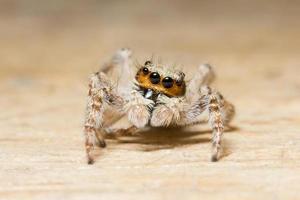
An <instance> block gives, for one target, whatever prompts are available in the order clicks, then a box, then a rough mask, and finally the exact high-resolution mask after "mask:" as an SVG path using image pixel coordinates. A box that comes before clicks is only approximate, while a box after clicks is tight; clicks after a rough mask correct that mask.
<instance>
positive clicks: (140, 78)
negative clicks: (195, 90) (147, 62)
mask: <svg viewBox="0 0 300 200" xmlns="http://www.w3.org/2000/svg"><path fill="white" fill-rule="evenodd" d="M150 74H151V71H149V73H148V74H144V73H143V68H141V69H140V70H139V71H138V72H137V74H136V76H135V78H136V80H137V82H138V83H139V85H140V86H141V87H143V88H146V89H152V90H154V91H156V92H159V93H163V94H166V95H168V96H171V97H176V96H183V95H184V93H185V82H184V81H183V82H182V83H181V84H180V85H177V84H176V83H175V80H174V83H173V86H172V87H170V88H165V87H164V86H163V84H162V80H163V78H164V77H160V82H159V83H157V84H153V83H151V81H150Z"/></svg>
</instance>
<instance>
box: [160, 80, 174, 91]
mask: <svg viewBox="0 0 300 200" xmlns="http://www.w3.org/2000/svg"><path fill="white" fill-rule="evenodd" d="M173 83H174V81H173V79H172V78H171V77H165V78H164V79H163V80H162V84H163V86H164V87H165V88H171V87H173Z"/></svg>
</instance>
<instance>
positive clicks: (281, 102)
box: [0, 0, 300, 200]
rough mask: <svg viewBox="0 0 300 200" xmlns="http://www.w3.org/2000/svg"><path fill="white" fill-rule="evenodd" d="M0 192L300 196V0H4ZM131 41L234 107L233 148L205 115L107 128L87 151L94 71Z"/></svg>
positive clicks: (0, 14)
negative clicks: (136, 132)
mask: <svg viewBox="0 0 300 200" xmlns="http://www.w3.org/2000/svg"><path fill="white" fill-rule="evenodd" d="M0 5H1V6H0V25H1V29H0V40H1V43H0V44H1V48H0V69H1V70H0V83H1V84H0V91H1V96H0V107H1V112H0V130H1V132H0V162H1V165H0V199H183V198H188V199H199V198H202V199H223V200H226V199H230V200H232V199H249V200H250V199H295V200H296V199H300V194H299V193H300V192H299V191H300V186H299V183H300V161H299V158H300V153H299V152H300V130H299V128H300V106H299V102H300V92H299V91H300V80H299V73H300V62H299V55H300V37H299V35H300V28H299V27H300V26H299V25H300V24H299V19H300V3H299V1H292V0H290V1H266V0H263V1H259V0H255V1H246V0H241V1H232V0H230V1H214V0H213V1H211V0H210V1H171V0H170V1H146V0H143V1H121V0H119V1H93V0H90V1H83V0H82V1H79V0H74V1H71V0H68V1H59V0H52V1H38V0H19V1H17V0H12V1H9V0H2V1H0ZM120 47H130V48H131V49H133V50H134V53H135V56H136V58H137V60H139V61H143V60H144V59H145V58H149V57H150V56H151V55H152V54H153V53H154V54H155V55H159V56H160V57H162V58H163V59H164V60H167V61H174V62H176V63H178V64H180V65H182V66H183V68H184V70H185V71H186V72H187V74H188V75H191V74H192V72H193V70H195V68H196V67H197V65H198V64H200V63H204V62H209V63H211V64H212V65H213V66H215V69H216V71H217V75H218V79H217V82H216V83H215V86H216V87H218V88H219V89H220V90H221V91H222V92H223V94H224V95H225V96H226V97H227V98H228V99H229V100H230V101H232V102H234V104H235V105H236V107H237V116H236V119H235V120H234V122H233V125H234V127H237V128H236V130H234V131H230V132H227V133H226V134H225V157H224V158H223V159H222V160H221V161H220V162H218V163H211V162H209V155H210V142H209V140H210V131H209V128H208V127H207V126H204V127H199V126H195V127H191V128H189V129H187V130H184V131H180V132H176V131H175V130H170V131H166V130H160V129H155V130H150V131H147V132H145V133H143V134H142V135H141V136H139V137H131V138H120V140H110V141H108V148H107V149H105V150H103V151H99V157H98V159H97V161H96V163H95V165H92V166H88V165H87V164H86V160H85V154H84V148H83V147H84V146H83V134H82V122H83V114H84V108H85V98H86V89H87V78H88V76H89V74H90V73H91V72H93V71H96V70H97V69H98V67H99V66H100V64H101V63H102V62H104V61H106V60H107V59H109V58H110V56H111V54H112V53H113V52H114V51H115V50H117V49H118V48H120Z"/></svg>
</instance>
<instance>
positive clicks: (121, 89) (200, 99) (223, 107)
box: [84, 49, 235, 164]
mask: <svg viewBox="0 0 300 200" xmlns="http://www.w3.org/2000/svg"><path fill="white" fill-rule="evenodd" d="M130 58H131V51H130V50H129V49H121V50H119V51H118V52H117V53H116V54H115V56H114V57H113V59H112V62H111V63H109V64H107V65H106V66H105V67H104V68H103V69H102V70H100V71H99V72H97V73H94V74H92V76H91V78H90V83H89V92H88V102H87V109H86V117H85V125H84V132H85V136H86V141H85V147H86V153H87V158H88V163H89V164H92V163H93V162H94V156H93V151H92V150H93V149H94V147H95V145H97V144H99V146H100V147H105V146H106V143H105V140H104V138H105V136H107V135H109V134H115V135H120V134H121V135H122V134H123V135H128V134H133V133H135V132H137V131H138V130H139V129H141V128H143V127H146V126H152V127H170V126H187V125H193V124H197V123H199V122H201V121H202V118H200V117H199V116H200V115H201V114H202V113H208V117H207V118H208V122H209V124H210V126H211V128H212V131H213V135H212V147H213V149H212V156H211V160H212V161H217V160H218V158H219V157H220V150H221V137H222V134H223V130H224V126H226V125H228V123H229V122H230V121H231V119H232V118H233V116H234V113H235V112H234V107H233V105H232V104H231V103H229V102H228V101H226V100H225V99H224V97H223V96H222V95H221V94H220V93H219V92H217V91H216V90H214V89H212V88H211V87H210V86H209V85H210V83H211V82H212V80H213V78H214V73H213V71H212V68H211V67H210V66H209V65H207V64H205V65H200V66H199V68H198V70H197V71H196V72H195V74H194V77H193V78H192V79H191V81H189V82H188V83H186V82H185V79H184V78H185V74H184V73H183V72H181V71H178V70H175V69H173V68H171V67H167V66H165V65H161V64H158V63H155V62H153V61H149V60H147V61H146V62H145V63H144V64H143V65H141V66H138V70H137V72H134V71H133V68H132V67H131V59H130ZM110 71H113V72H114V73H113V75H112V76H114V77H116V78H117V80H118V87H113V85H114V84H113V82H112V80H111V78H113V77H111V78H109V76H108V73H109V72H110ZM134 74H135V76H134ZM130 80H131V81H130ZM109 107H113V108H115V109H117V111H119V113H120V114H121V116H122V115H123V116H127V118H128V120H129V122H130V123H131V124H132V126H130V127H129V128H127V129H119V130H113V129H111V128H110V127H107V126H106V125H104V124H106V123H105V120H106V116H105V111H106V110H107V109H108V108H109ZM205 111H207V112H205Z"/></svg>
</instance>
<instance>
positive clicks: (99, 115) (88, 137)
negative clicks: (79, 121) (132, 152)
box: [84, 72, 124, 164]
mask: <svg viewBox="0 0 300 200" xmlns="http://www.w3.org/2000/svg"><path fill="white" fill-rule="evenodd" d="M123 104H124V103H123V99H122V98H121V97H120V96H118V95H116V94H115V93H114V92H113V91H112V86H111V83H110V81H109V80H108V79H107V77H106V75H105V74H104V73H102V72H100V73H99V72H98V73H95V74H93V75H92V76H91V78H90V82H89V91H88V100H87V106H86V116H85V123H84V133H85V148H86V154H87V159H88V163H89V164H92V163H93V162H94V158H93V155H92V153H93V152H92V150H93V149H94V147H95V145H96V144H97V142H98V143H99V145H100V146H101V147H105V140H104V129H103V120H104V119H103V115H104V111H105V110H106V108H107V106H113V107H115V108H117V109H121V108H122V106H123Z"/></svg>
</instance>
